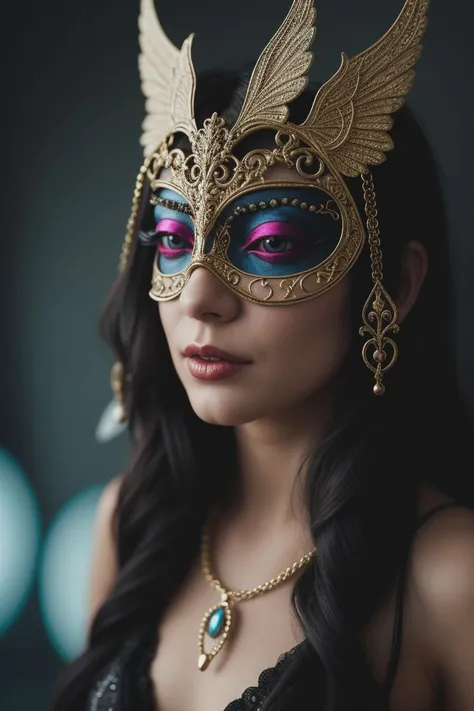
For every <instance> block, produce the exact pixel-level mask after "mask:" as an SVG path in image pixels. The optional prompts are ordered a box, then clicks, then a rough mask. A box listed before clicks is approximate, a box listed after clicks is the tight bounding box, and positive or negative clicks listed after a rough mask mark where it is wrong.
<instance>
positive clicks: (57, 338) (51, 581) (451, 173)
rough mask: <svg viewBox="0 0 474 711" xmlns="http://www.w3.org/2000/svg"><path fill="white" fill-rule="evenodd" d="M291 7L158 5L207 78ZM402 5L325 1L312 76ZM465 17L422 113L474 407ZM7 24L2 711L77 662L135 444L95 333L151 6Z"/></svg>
mask: <svg viewBox="0 0 474 711" xmlns="http://www.w3.org/2000/svg"><path fill="white" fill-rule="evenodd" d="M289 5H290V2H289V0H260V2H258V3H257V2H255V0H240V1H239V3H234V2H232V3H231V2H226V1H225V0H221V1H220V2H217V0H201V1H200V2H191V1H190V0H175V2H164V0H158V3H157V6H158V12H159V15H160V19H161V22H162V24H163V26H164V28H165V30H166V31H167V33H168V34H169V36H170V38H171V40H172V41H174V42H175V43H176V44H181V42H182V41H183V40H184V38H185V37H186V36H187V35H188V34H189V33H190V32H192V31H195V32H196V39H195V43H194V61H195V65H196V68H197V69H198V70H199V69H205V68H210V67H212V66H215V65H217V66H234V65H236V64H239V63H240V62H243V61H246V60H249V59H253V58H255V57H256V56H257V55H258V53H259V52H260V51H261V49H263V47H264V45H265V43H266V42H267V41H268V40H269V39H270V37H271V36H272V34H273V33H274V31H275V30H276V29H277V27H278V25H279V23H280V22H281V20H282V19H283V17H284V16H285V14H286V12H287V10H288V8H289ZM401 5H402V0H384V1H383V2H380V0H357V1H356V2H355V1H354V0H319V2H318V9H319V18H318V35H317V40H316V43H315V62H314V65H313V70H312V76H313V77H314V78H316V79H319V80H325V79H327V78H329V76H331V75H332V74H333V73H334V72H335V71H336V69H337V68H338V66H339V60H340V52H341V51H345V52H346V53H347V54H348V55H349V56H351V55H353V54H355V53H357V52H359V51H361V50H363V49H365V48H366V47H367V46H368V45H369V44H371V43H372V42H373V41H375V40H376V39H377V37H378V36H380V35H381V34H382V33H383V32H384V31H385V30H386V29H388V27H389V26H390V24H391V23H392V22H393V21H394V19H395V18H396V16H397V14H398V12H399V10H400V9H401ZM467 7H468V6H467V0H451V1H450V2H449V3H446V2H441V0H433V2H432V6H431V14H430V25H429V31H428V34H427V37H426V40H425V52H424V55H423V58H422V61H421V63H420V65H419V70H418V76H417V81H416V84H415V88H414V90H413V91H412V93H411V95H410V99H409V103H410V105H411V106H412V108H414V109H415V111H416V113H417V115H418V117H419V118H420V120H421V123H422V125H423V126H424V128H425V130H426V132H427V134H428V136H429V138H430V139H431V142H432V143H433V145H434V147H435V151H436V154H437V157H438V160H439V163H440V166H441V168H442V174H443V176H444V182H445V188H446V194H447V199H448V205H449V211H450V217H451V226H452V229H451V245H452V258H453V267H454V270H455V274H456V278H457V297H458V334H459V338H458V344H455V343H453V349H454V348H456V347H458V353H459V368H460V377H461V380H462V382H463V384H464V389H465V392H466V397H467V398H468V399H469V400H470V402H471V403H472V402H473V398H474V376H473V374H472V369H471V363H472V353H473V348H474V321H473V316H474V313H473V311H474V308H473V307H474V293H473V292H474V287H473V279H474V240H473V238H472V234H471V233H472V225H473V217H474V216H473V202H474V201H473V199H472V190H471V173H470V171H471V169H472V155H473V152H472V142H473V138H472V136H473V131H472V114H473V98H472V70H473V61H472V40H471V24H470V22H469V21H468V20H467V18H466V12H465V11H466V8H467ZM2 14H3V19H2V23H1V25H2V26H1V29H0V33H1V35H0V36H1V46H0V53H1V62H0V78H1V88H2V94H1V96H2V103H1V119H0V120H1V122H2V128H3V131H2V137H3V138H4V143H3V149H2V157H3V170H2V185H3V188H2V190H1V197H2V206H1V239H0V313H1V318H2V329H1V334H2V335H1V347H0V386H1V391H0V392H1V398H0V454H1V456H0V708H1V710H2V711H26V710H27V709H31V708H34V710H35V711H46V710H47V709H49V708H50V702H49V699H50V693H51V687H52V683H53V680H54V679H55V677H56V676H57V674H58V672H59V670H60V668H61V666H62V664H63V659H64V658H67V657H68V656H71V654H73V653H74V652H75V651H76V650H77V649H78V645H79V644H80V639H81V634H82V632H81V629H82V627H81V625H82V620H83V615H84V611H83V607H84V604H83V599H84V590H85V575H86V569H87V561H88V555H89V548H88V545H89V539H90V529H91V522H92V518H93V513H94V505H95V502H96V500H97V496H98V495H99V493H100V488H101V487H102V486H103V485H104V484H105V483H106V482H107V481H108V480H109V479H110V478H111V477H113V476H114V475H115V474H117V473H118V472H119V471H120V470H121V467H122V466H123V462H124V460H125V457H126V454H127V445H126V442H125V438H124V437H120V438H118V439H115V440H113V441H112V442H110V443H108V444H98V443H97V442H96V440H95V437H94V430H95V427H96V424H97V421H98V419H99V417H100V415H101V413H102V411H103V409H104V407H105V405H106V404H107V403H108V402H109V400H110V398H111V395H110V390H109V384H108V380H109V369H110V366H111V364H112V359H111V355H110V354H109V353H108V351H107V349H106V348H105V346H104V345H103V344H102V343H101V341H100V338H99V336H98V328H97V324H98V317H99V313H100V310H101V307H102V305H103V303H104V300H105V297H106V294H107V292H108V289H109V288H110V285H111V283H112V281H113V279H114V277H115V274H116V268H117V264H118V258H119V253H120V247H121V242H122V237H123V233H124V228H125V224H126V221H127V219H128V214H129V207H130V202H131V197H132V190H133V185H134V181H135V176H136V173H137V170H138V168H139V165H140V163H141V158H142V154H141V149H140V147H139V143H138V140H139V136H140V124H141V121H142V119H143V115H144V114H143V111H144V109H143V102H142V98H141V94H140V88H139V79H138V69H137V53H138V39H137V37H138V32H137V15H138V0H127V2H121V3H118V2H112V0H81V2H75V3H72V2H64V0H63V1H62V2H61V1H60V0H45V1H44V2H37V0H36V1H34V2H33V0H23V2H22V3H21V4H18V5H13V4H10V7H9V9H8V10H7V9H4V10H3V11H2ZM406 180H407V181H408V180H410V175H409V174H407V175H406ZM400 194H401V196H403V185H401V186H400ZM401 209H403V205H402V203H401ZM409 228H410V227H409V225H407V229H409ZM413 237H414V238H416V235H413ZM439 328H440V329H442V328H443V324H442V323H440V324H439ZM435 347H436V333H433V348H435ZM434 387H436V384H434ZM2 466H3V470H2ZM25 551H26V552H25ZM15 566H16V567H15ZM2 596H3V597H2Z"/></svg>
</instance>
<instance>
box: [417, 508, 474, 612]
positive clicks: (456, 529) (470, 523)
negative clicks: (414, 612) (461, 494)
mask: <svg viewBox="0 0 474 711" xmlns="http://www.w3.org/2000/svg"><path fill="white" fill-rule="evenodd" d="M441 503H444V502H441ZM411 572H412V578H413V583H414V584H415V585H416V587H417V589H418V590H419V592H420V593H423V596H424V599H425V602H426V603H430V605H435V606H439V605H442V604H450V602H451V601H452V596H454V599H456V600H459V595H460V594H462V592H463V591H464V592H465V594H468V595H469V594H470V593H471V592H474V509H472V508H470V507H468V506H462V505H457V506H454V507H449V508H446V509H442V510H440V511H438V512H436V513H435V514H434V516H432V517H431V518H429V519H428V520H427V521H426V523H425V524H424V525H423V526H422V527H421V528H420V530H419V531H418V532H417V535H416V537H415V541H414V545H413V554H412V565H411ZM471 586H472V590H471Z"/></svg>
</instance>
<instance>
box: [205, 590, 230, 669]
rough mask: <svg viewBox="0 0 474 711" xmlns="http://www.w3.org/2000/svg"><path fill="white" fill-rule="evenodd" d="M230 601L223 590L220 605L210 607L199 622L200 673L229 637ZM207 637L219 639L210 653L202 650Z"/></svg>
mask: <svg viewBox="0 0 474 711" xmlns="http://www.w3.org/2000/svg"><path fill="white" fill-rule="evenodd" d="M231 606H232V604H231V601H230V600H229V597H228V594H227V593H226V591H225V590H222V591H221V601H220V604H218V605H215V606H214V607H212V608H211V609H210V610H209V611H208V612H207V614H206V615H204V619H203V621H202V622H201V627H200V629H199V659H198V668H199V669H200V670H201V671H204V670H205V669H207V667H208V666H209V664H210V663H211V661H212V660H213V659H214V657H215V656H216V654H218V653H219V652H220V650H221V649H222V647H223V646H224V644H225V642H226V641H227V639H228V637H229V632H230V628H231V626H232V612H231ZM205 635H207V636H208V637H210V638H211V639H216V638H217V637H219V639H218V640H217V641H216V644H215V646H214V647H213V649H211V651H210V652H206V651H205V650H204V637H205Z"/></svg>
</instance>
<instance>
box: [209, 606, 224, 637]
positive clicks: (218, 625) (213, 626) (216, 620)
mask: <svg viewBox="0 0 474 711" xmlns="http://www.w3.org/2000/svg"><path fill="white" fill-rule="evenodd" d="M224 621H225V609H224V608H223V607H219V609H218V610H216V611H215V612H214V613H213V614H212V615H211V617H210V619H209V622H208V625H207V634H208V635H209V637H212V639H215V638H216V637H219V635H220V634H221V632H222V629H223V625H224Z"/></svg>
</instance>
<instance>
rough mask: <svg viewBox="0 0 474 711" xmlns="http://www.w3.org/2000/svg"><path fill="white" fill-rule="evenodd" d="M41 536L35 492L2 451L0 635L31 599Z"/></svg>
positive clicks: (0, 452)
mask: <svg viewBox="0 0 474 711" xmlns="http://www.w3.org/2000/svg"><path fill="white" fill-rule="evenodd" d="M40 536H41V526H40V517H39V511H38V506H37V503H36V498H35V496H34V494H33V490H32V489H31V486H30V485H29V483H28V480H27V478H26V476H25V474H24V472H23V470H22V468H21V466H20V464H19V462H17V461H16V459H14V458H13V457H12V456H11V454H9V453H8V452H7V451H5V450H4V449H1V448H0V635H2V634H3V633H4V632H5V631H6V630H7V629H8V627H10V626H11V625H12V624H13V622H15V620H16V619H17V617H18V615H19V614H20V612H21V610H22V608H23V606H24V605H25V603H26V601H27V599H28V595H29V592H30V590H31V586H32V583H33V578H34V574H35V568H36V559H37V554H38V546H39V540H40Z"/></svg>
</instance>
